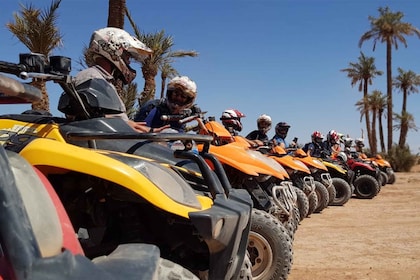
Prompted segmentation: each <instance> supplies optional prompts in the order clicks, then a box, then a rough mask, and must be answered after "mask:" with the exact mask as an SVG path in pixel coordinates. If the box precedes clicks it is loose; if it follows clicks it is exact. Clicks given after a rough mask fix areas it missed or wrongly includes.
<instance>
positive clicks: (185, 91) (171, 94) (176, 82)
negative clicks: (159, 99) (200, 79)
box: [166, 76, 197, 114]
mask: <svg viewBox="0 0 420 280" xmlns="http://www.w3.org/2000/svg"><path fill="white" fill-rule="evenodd" d="M178 96H179V97H181V98H179V97H178ZM196 96H197V85H196V84H195V82H194V81H192V80H191V79H190V78H188V77H187V76H180V77H175V78H173V79H172V80H170V81H169V83H168V89H167V90H166V104H167V105H168V107H169V109H170V110H171V113H172V114H179V113H180V112H181V111H182V110H184V109H188V108H190V107H191V106H192V105H193V104H194V101H195V98H196ZM181 99H183V100H181Z"/></svg>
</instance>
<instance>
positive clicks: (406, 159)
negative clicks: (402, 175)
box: [386, 144, 419, 172]
mask: <svg viewBox="0 0 420 280" xmlns="http://www.w3.org/2000/svg"><path fill="white" fill-rule="evenodd" d="M418 156H419V155H418V154H416V155H413V154H412V153H411V152H410V147H409V146H408V145H405V147H404V148H400V147H399V146H398V145H395V144H394V145H393V146H392V149H391V150H389V151H388V154H387V155H386V159H387V160H388V161H389V163H390V164H391V166H392V168H393V169H394V171H396V172H409V171H410V169H411V168H412V167H413V166H414V165H416V164H417V161H418V160H417V158H418Z"/></svg>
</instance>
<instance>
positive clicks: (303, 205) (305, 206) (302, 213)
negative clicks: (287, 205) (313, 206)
mask: <svg viewBox="0 0 420 280" xmlns="http://www.w3.org/2000/svg"><path fill="white" fill-rule="evenodd" d="M293 189H294V190H295V193H296V197H297V199H296V204H297V206H298V208H299V219H300V221H302V220H303V219H305V218H306V216H308V212H309V200H308V197H307V196H306V194H305V192H304V191H302V190H301V189H299V188H298V187H293Z"/></svg>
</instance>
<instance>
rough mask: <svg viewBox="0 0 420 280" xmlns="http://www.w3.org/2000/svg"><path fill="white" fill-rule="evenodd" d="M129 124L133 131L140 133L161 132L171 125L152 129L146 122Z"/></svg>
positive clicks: (129, 122)
mask: <svg viewBox="0 0 420 280" xmlns="http://www.w3.org/2000/svg"><path fill="white" fill-rule="evenodd" d="M127 123H128V125H129V126H131V128H132V129H134V130H135V131H137V132H140V133H148V132H161V131H162V130H164V129H167V128H170V125H164V126H162V127H158V128H153V129H151V128H150V127H148V126H147V125H146V122H135V121H132V120H128V121H127Z"/></svg>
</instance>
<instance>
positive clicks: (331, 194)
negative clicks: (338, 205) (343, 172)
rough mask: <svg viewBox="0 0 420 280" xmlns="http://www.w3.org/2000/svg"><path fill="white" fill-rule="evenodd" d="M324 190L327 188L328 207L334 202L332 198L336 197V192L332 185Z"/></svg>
mask: <svg viewBox="0 0 420 280" xmlns="http://www.w3.org/2000/svg"><path fill="white" fill-rule="evenodd" d="M326 188H327V190H328V198H329V199H328V205H331V203H333V201H334V198H335V197H336V195H337V191H336V189H335V188H334V185H333V184H331V185H330V186H328V187H327V186H326Z"/></svg>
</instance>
